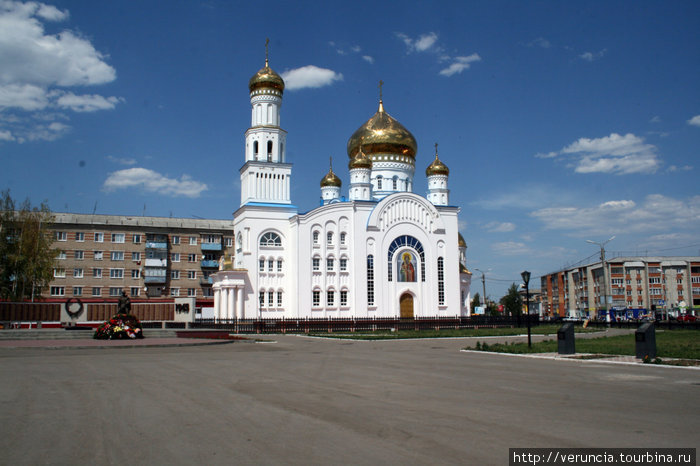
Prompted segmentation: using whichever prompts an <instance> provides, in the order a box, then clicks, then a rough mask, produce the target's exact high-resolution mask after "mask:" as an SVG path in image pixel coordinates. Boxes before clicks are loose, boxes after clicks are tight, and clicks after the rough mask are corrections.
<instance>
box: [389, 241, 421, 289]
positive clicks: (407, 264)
mask: <svg viewBox="0 0 700 466" xmlns="http://www.w3.org/2000/svg"><path fill="white" fill-rule="evenodd" d="M399 248H410V249H413V250H414V251H415V252H417V253H418V257H419V260H420V280H421V281H422V282H424V281H425V251H424V250H423V245H422V244H421V242H420V241H418V240H417V239H416V238H414V237H413V236H409V235H402V236H399V237H398V238H396V239H395V240H394V241H392V243H391V245H390V246H389V252H388V258H387V259H388V265H389V266H388V267H387V275H388V276H387V278H388V280H389V281H392V280H393V274H392V271H393V269H394V253H395V252H396V251H397V250H398V249H399ZM406 254H408V256H406ZM400 256H401V257H399V258H398V259H397V260H396V263H397V265H396V266H397V268H398V270H399V281H409V282H412V281H416V273H417V270H416V266H417V264H414V262H416V259H415V257H414V256H413V253H412V252H410V251H408V250H407V251H406V252H405V253H402V254H400ZM411 269H413V270H411Z"/></svg>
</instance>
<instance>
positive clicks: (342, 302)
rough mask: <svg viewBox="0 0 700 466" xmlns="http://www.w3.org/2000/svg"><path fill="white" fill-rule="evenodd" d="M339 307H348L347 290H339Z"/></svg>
mask: <svg viewBox="0 0 700 466" xmlns="http://www.w3.org/2000/svg"><path fill="white" fill-rule="evenodd" d="M340 305H341V306H347V305H348V290H340Z"/></svg>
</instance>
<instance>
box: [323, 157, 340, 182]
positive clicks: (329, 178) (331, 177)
mask: <svg viewBox="0 0 700 466" xmlns="http://www.w3.org/2000/svg"><path fill="white" fill-rule="evenodd" d="M342 184H343V182H342V181H340V178H338V175H336V174H335V173H333V165H332V162H331V168H330V170H328V173H327V174H326V176H324V177H323V179H322V180H321V187H322V188H325V187H328V186H336V187H338V188H340V187H341V186H342Z"/></svg>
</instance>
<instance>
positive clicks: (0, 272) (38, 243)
mask: <svg viewBox="0 0 700 466" xmlns="http://www.w3.org/2000/svg"><path fill="white" fill-rule="evenodd" d="M52 223H53V215H52V214H51V210H49V207H48V205H47V204H46V203H45V202H43V203H42V204H41V205H40V206H39V207H32V205H31V203H30V202H29V199H27V200H25V201H24V202H23V203H22V205H20V206H19V208H17V207H16V204H15V201H14V200H13V199H12V197H11V196H10V191H9V190H6V191H3V193H2V198H1V199H0V297H2V299H5V300H12V301H14V300H21V299H24V298H31V299H32V300H33V299H34V296H35V295H36V294H37V293H38V291H39V290H38V288H40V287H42V286H46V285H47V284H48V283H49V282H50V281H51V279H52V277H53V268H54V265H55V262H56V255H57V253H58V250H57V249H54V248H52V244H53V237H52V232H51V230H50V226H51V224H52Z"/></svg>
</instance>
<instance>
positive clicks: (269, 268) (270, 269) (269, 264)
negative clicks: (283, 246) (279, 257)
mask: <svg viewBox="0 0 700 466" xmlns="http://www.w3.org/2000/svg"><path fill="white" fill-rule="evenodd" d="M274 270H275V261H274V260H272V259H269V260H268V261H267V271H268V272H274Z"/></svg>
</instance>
